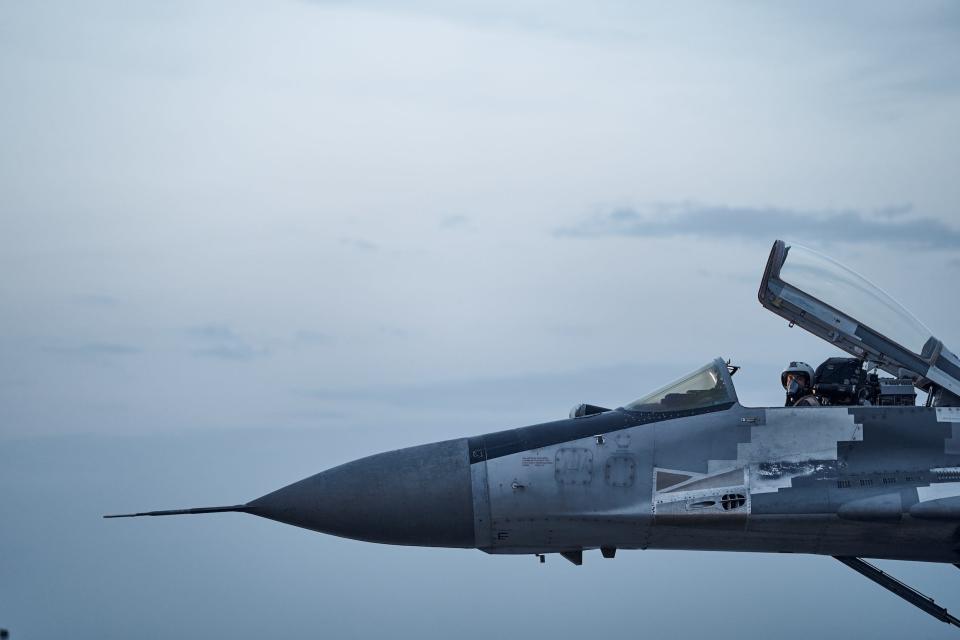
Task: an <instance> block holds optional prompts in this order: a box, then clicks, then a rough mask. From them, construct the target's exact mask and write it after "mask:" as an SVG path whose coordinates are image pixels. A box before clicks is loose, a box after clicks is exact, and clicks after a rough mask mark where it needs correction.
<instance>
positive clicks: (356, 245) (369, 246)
mask: <svg viewBox="0 0 960 640" xmlns="http://www.w3.org/2000/svg"><path fill="white" fill-rule="evenodd" d="M340 244H342V245H344V246H346V247H352V248H353V249H359V250H360V251H376V250H377V249H379V248H380V246H379V245H377V244H375V243H373V242H370V241H369V240H364V239H363V238H340Z"/></svg>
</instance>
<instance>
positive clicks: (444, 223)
mask: <svg viewBox="0 0 960 640" xmlns="http://www.w3.org/2000/svg"><path fill="white" fill-rule="evenodd" d="M469 226H470V218H468V217H467V216H445V217H444V218H443V219H441V220H440V228H441V229H444V230H447V231H449V230H452V229H465V228H467V227H469Z"/></svg>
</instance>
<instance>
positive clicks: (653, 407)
mask: <svg viewBox="0 0 960 640" xmlns="http://www.w3.org/2000/svg"><path fill="white" fill-rule="evenodd" d="M736 401H737V394H736V392H735V391H734V389H733V381H732V380H731V378H730V372H729V371H728V370H727V365H726V364H725V363H724V361H723V360H722V359H721V358H717V359H716V360H714V361H713V362H711V363H709V364H707V365H704V366H702V367H700V368H699V369H697V370H696V371H694V372H693V373H691V374H689V375H686V376H684V377H682V378H680V379H679V380H676V381H674V382H671V383H670V384H668V385H666V386H665V387H661V388H660V389H657V390H656V391H654V392H652V393H649V394H647V395H645V396H643V397H642V398H640V399H639V400H635V401H633V402H631V403H630V404H628V405H626V406H625V407H623V408H624V409H626V410H627V411H643V412H674V411H698V410H702V409H709V408H712V407H720V406H726V405H730V404H732V403H734V402H736Z"/></svg>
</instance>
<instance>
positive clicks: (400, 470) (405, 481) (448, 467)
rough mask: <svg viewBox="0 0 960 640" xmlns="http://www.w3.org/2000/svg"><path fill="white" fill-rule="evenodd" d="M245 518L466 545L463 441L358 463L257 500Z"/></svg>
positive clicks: (468, 509)
mask: <svg viewBox="0 0 960 640" xmlns="http://www.w3.org/2000/svg"><path fill="white" fill-rule="evenodd" d="M247 506H248V507H249V508H250V511H251V513H254V514H256V515H258V516H262V517H264V518H270V519H271V520H277V521H279V522H285V523H287V524H292V525H295V526H298V527H304V528H307V529H313V530H314V531H322V532H324V533H330V534H333V535H336V536H342V537H345V538H354V539H357V540H366V541H369V542H383V543H387V544H405V545H417V546H426V547H467V548H469V547H473V546H475V541H474V527H473V496H472V489H471V480H470V464H469V461H468V458H467V441H466V440H465V439H460V440H450V441H447V442H437V443H434V444H427V445H422V446H419V447H411V448H409V449H399V450H397V451H390V452H388V453H380V454H377V455H374V456H370V457H367V458H361V459H360V460H355V461H353V462H348V463H347V464H343V465H340V466H339V467H334V468H333V469H330V470H328V471H324V472H322V473H318V474H317V475H315V476H310V477H309V478H306V479H304V480H301V481H299V482H295V483H293V484H291V485H289V486H286V487H284V488H282V489H279V490H277V491H274V492H273V493H269V494H267V495H265V496H263V497H262V498H257V499H256V500H254V501H253V502H250V503H249V504H248V505H247Z"/></svg>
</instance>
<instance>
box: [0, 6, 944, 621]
mask: <svg viewBox="0 0 960 640" xmlns="http://www.w3.org/2000/svg"><path fill="white" fill-rule="evenodd" d="M0 97H2V99H0V140H2V141H3V144H2V147H0V299H2V300H3V303H2V313H0V456H2V457H3V464H2V466H0V480H2V483H0V487H2V491H0V521H2V522H4V525H3V526H2V527H0V626H7V627H10V628H11V629H12V630H13V631H14V633H15V635H14V637H15V638H20V637H23V638H47V637H50V638H53V637H64V636H67V635H71V636H73V637H90V638H94V637H96V638H105V637H130V636H132V635H139V636H142V635H150V633H153V634H154V635H157V636H159V635H162V634H166V633H167V631H169V630H171V629H172V630H175V631H176V632H177V634H178V635H180V637H209V636H211V635H227V634H228V633H229V634H230V635H233V636H234V637H254V636H262V635H264V634H266V633H273V634H275V635H279V636H285V637H303V636H308V635H309V636H315V635H316V632H317V631H321V632H325V633H327V634H328V635H340V636H343V637H351V636H352V637H370V636H373V635H383V634H386V633H389V634H390V635H398V634H399V635H401V636H404V635H405V636H411V637H412V636H419V637H449V625H456V627H457V629H459V630H460V631H462V635H463V636H464V637H481V635H482V627H476V626H473V625H471V624H468V623H467V622H466V621H469V620H476V619H480V620H489V619H490V614H489V611H491V610H494V611H496V612H498V614H497V616H496V617H498V618H499V619H501V620H502V621H503V624H504V626H505V628H511V629H515V630H516V632H517V633H518V634H519V633H521V632H524V633H535V634H538V635H544V636H546V635H549V636H551V637H576V636H580V635H583V633H585V632H586V631H585V630H587V629H589V630H593V631H595V630H597V629H598V625H599V626H600V627H603V629H606V630H608V631H610V632H611V633H617V634H621V635H622V634H624V633H630V634H631V635H636V633H637V632H638V630H640V629H647V630H648V631H649V633H650V634H652V635H662V634H663V633H665V631H664V629H667V628H669V629H671V630H672V631H674V632H676V631H677V629H678V627H677V625H678V624H682V625H685V626H683V627H682V629H681V631H682V633H681V635H688V636H691V635H702V634H703V633H706V632H707V631H708V630H709V631H711V632H713V634H714V635H716V636H718V637H733V636H734V635H736V636H737V637H741V636H742V629H741V625H742V622H743V621H742V619H739V618H733V617H729V615H728V613H727V612H729V611H731V610H741V611H742V610H744V609H745V608H746V609H753V611H751V614H750V618H751V619H753V620H759V621H760V622H761V623H764V624H766V625H768V626H773V625H780V624H786V623H787V622H786V621H789V624H790V625H791V629H790V630H789V631H782V630H781V631H782V633H779V635H790V634H791V633H795V634H796V637H800V636H804V637H807V636H809V635H810V633H812V632H814V631H815V630H816V625H817V623H818V620H819V619H820V618H819V617H818V616H810V615H808V612H809V611H819V612H822V617H823V618H824V619H827V620H829V621H830V622H831V624H834V625H838V626H837V627H836V628H837V629H844V628H849V629H851V630H853V629H861V630H862V627H858V626H856V625H858V624H861V623H862V620H861V619H860V618H859V617H858V618H857V620H855V621H852V620H846V619H845V618H844V617H843V616H845V615H847V614H848V612H849V611H850V610H851V609H855V607H853V606H851V604H850V602H851V601H853V602H855V603H858V604H857V606H860V607H862V608H863V609H864V610H865V611H871V612H872V613H873V615H875V616H876V621H875V622H873V621H871V623H870V632H871V633H872V634H873V635H876V636H878V637H883V636H885V635H886V636H887V637H896V636H900V635H903V634H904V633H906V632H907V629H919V633H920V634H921V635H923V634H927V637H935V636H937V635H938V634H940V633H945V631H946V630H942V629H940V623H937V622H935V621H932V622H927V621H926V620H924V619H923V617H922V614H915V613H913V612H912V611H910V610H908V609H907V605H903V606H902V607H901V606H900V605H899V603H896V602H892V601H891V599H892V597H888V596H887V594H884V593H881V592H879V590H877V589H876V588H875V587H873V586H872V585H869V584H868V585H863V584H861V582H862V581H860V580H858V579H856V577H849V576H847V575H846V574H847V573H849V571H847V570H845V569H843V568H842V567H841V568H835V567H833V566H832V564H831V563H830V562H828V561H827V560H824V559H818V558H784V557H770V556H747V557H731V556H725V555H721V554H704V553H700V554H682V553H669V554H668V553H660V554H655V553H634V554H624V556H625V557H624V558H623V559H622V560H621V558H619V557H618V559H617V561H616V562H614V563H609V562H608V563H604V564H602V565H601V564H600V563H598V562H590V563H588V565H587V566H586V567H584V568H581V570H579V571H577V572H574V571H573V570H572V569H568V568H566V567H563V566H562V565H561V564H560V563H557V562H554V563H550V564H548V565H547V566H546V567H539V566H534V565H533V564H532V562H530V561H528V559H503V558H488V557H486V556H483V554H480V553H479V552H473V553H472V554H471V553H467V552H452V551H439V552H438V551H424V550H415V549H395V548H389V547H377V546H371V545H361V544H359V543H353V542H347V541H342V540H337V539H334V538H327V537H324V536H319V535H316V534H308V533H306V532H300V531H297V530H295V529H292V528H289V527H282V526H281V525H277V524H274V523H268V522H260V521H254V519H253V518H248V517H246V518H245V517H242V516H235V517H234V516H219V517H218V516H211V517H209V518H205V519H204V518H196V519H192V520H189V521H187V520H185V519H182V518H181V519H172V520H171V521H167V522H160V523H158V522H156V521H146V522H137V521H134V522H129V523H126V522H125V523H116V522H109V521H108V522H103V521H101V520H99V519H97V516H98V515H99V514H100V513H102V512H105V511H111V510H126V509H133V508H140V507H143V508H153V507H156V508H164V507H177V506H191V505H199V504H206V503H212V504H216V503H221V502H238V501H243V500H246V499H249V498H253V497H255V496H257V495H259V494H261V493H265V492H267V491H269V490H271V489H273V488H276V487H278V486H280V485H282V484H285V483H287V482H289V481H292V480H295V479H298V478H299V477H302V476H304V475H308V474H309V473H312V472H315V471H318V470H321V469H323V468H325V467H328V466H332V465H334V464H337V463H339V462H343V461H345V460H348V459H351V458H354V457H357V456H360V455H364V454H366V453H371V452H375V451H379V450H385V449H389V448H394V447H399V446H405V445H410V444H417V443H420V442H424V441H428V440H435V439H442V438H448V437H456V436H461V435H469V434H473V433H478V432H482V431H486V430H493V429H499V428H504V427H507V426H517V425H521V424H526V423H531V422H539V421H542V420H546V419H549V418H553V417H559V416H563V415H565V414H566V411H567V409H568V408H569V406H570V405H572V404H574V403H576V402H580V401H588V402H594V403H598V404H607V405H611V404H612V405H618V404H622V403H625V402H627V401H629V400H631V399H633V398H634V397H637V396H639V395H642V394H643V393H644V392H646V391H648V390H649V389H650V388H652V387H654V386H657V385H658V384H660V383H661V382H664V381H665V380H668V379H672V378H673V377H675V376H677V375H679V374H681V373H683V372H684V371H685V370H687V369H692V368H694V367H696V366H698V365H699V364H702V362H704V361H706V360H708V359H710V358H712V357H715V356H717V355H722V356H724V357H730V358H733V359H734V361H736V362H739V363H741V364H743V365H744V366H745V368H744V370H743V371H742V372H741V373H740V374H739V375H738V377H737V382H738V383H739V387H738V389H739V391H740V395H741V398H742V399H743V400H744V401H745V403H748V404H754V405H759V404H775V403H777V402H779V401H780V397H779V393H778V392H779V384H778V382H779V380H778V373H779V371H780V369H781V368H782V366H783V364H784V363H785V362H786V361H789V360H792V359H797V358H801V359H804V360H807V361H809V362H812V363H815V362H818V361H819V360H820V359H822V358H824V357H826V356H828V355H834V354H833V353H832V352H831V351H830V349H829V348H828V347H827V345H825V344H821V343H820V342H819V341H817V340H816V339H814V338H812V337H809V336H806V335H804V334H802V333H801V332H800V331H799V330H796V329H794V330H789V329H788V328H787V327H786V325H785V323H783V322H782V321H780V320H778V319H777V318H775V317H773V316H772V315H771V314H769V313H767V312H765V311H764V310H763V309H762V308H761V307H760V306H759V305H758V304H757V302H756V289H757V285H758V282H759V276H760V272H761V270H762V267H763V262H764V260H765V259H766V254H767V251H768V249H769V246H770V244H771V242H772V241H773V239H774V238H775V237H785V238H787V239H791V238H793V239H796V240H797V241H799V242H802V243H804V244H807V245H810V246H813V247H815V248H817V249H820V250H823V251H825V252H827V253H829V254H831V255H833V256H834V257H836V258H837V259H839V260H841V261H842V262H845V263H847V264H849V265H850V266H852V267H853V268H855V269H856V270H858V271H860V272H861V273H863V274H865V275H866V276H867V277H868V278H870V279H871V280H873V281H876V282H878V283H881V284H882V285H883V286H884V287H885V288H886V289H887V290H888V291H889V292H890V293H891V294H892V295H893V297H895V298H896V299H898V300H900V301H901V302H903V303H904V304H905V305H906V306H907V307H908V308H910V309H911V310H912V311H913V312H914V313H915V314H916V315H917V316H918V317H919V318H921V319H922V320H923V321H924V322H925V323H926V324H927V325H929V326H930V327H931V328H932V329H933V330H934V332H935V333H936V334H937V335H938V336H939V337H941V338H942V339H943V340H944V341H945V342H946V343H947V344H948V345H952V346H954V348H955V350H956V349H958V348H960V331H958V329H957V327H956V323H955V318H956V316H957V313H958V312H960V305H958V303H957V302H956V300H955V299H954V298H952V297H944V295H943V294H949V293H950V292H953V291H955V290H956V280H957V277H958V275H960V215H958V214H957V206H958V203H960V181H958V180H957V179H956V173H957V167H958V166H960V120H958V119H957V117H956V114H957V113H960V9H958V7H957V5H956V4H955V3H951V2H920V3H910V4H902V3H892V2H891V3H885V2H879V3H878V2H854V3H845V4H844V5H843V6H841V7H838V6H836V5H835V4H834V3H826V2H813V3H803V4H802V5H796V6H786V5H782V4H778V5H772V4H771V5H762V4H758V3H746V2H744V3H741V2H732V3H725V4H723V5H719V4H714V3H683V4H675V5H670V6H669V7H667V6H663V5H662V4H655V3H617V2H601V3H599V4H597V3H594V4H593V5H591V6H590V7H589V8H588V7H584V6H578V5H573V4H566V5H559V6H558V5H557V4H556V3H541V2H531V3H469V2H467V3H456V4H450V3H439V2H414V3H405V4H403V5H398V4H396V3H382V2H376V1H371V2H358V3H341V2H278V3H258V2H235V3H217V2H204V3H195V2H178V1H172V2H164V3H140V4H137V3H118V2H92V3H83V4H82V5H81V4H78V3H67V2H35V3H33V2H32V3H7V4H4V5H3V6H2V7H0ZM897 569H898V570H900V571H902V572H907V573H909V572H911V571H912V572H913V573H914V575H915V576H917V577H918V579H919V580H921V581H923V582H926V583H927V584H932V590H934V591H935V593H936V589H937V588H938V587H939V588H940V593H941V594H943V595H938V598H939V599H945V600H946V601H948V603H949V599H950V598H949V596H950V595H951V594H952V593H955V592H956V591H955V589H954V588H953V584H954V583H953V582H951V581H950V579H951V578H953V577H954V576H953V575H952V574H951V573H950V572H947V571H946V570H945V569H943V568H939V567H904V568H901V567H899V566H897ZM954 573H955V570H954ZM731 575H736V576H738V577H742V579H740V580H738V585H739V586H738V589H740V590H742V594H740V595H736V593H732V592H731V589H730V582H729V580H730V576H731ZM562 580H569V581H570V584H569V585H564V586H561V584H560V583H561V581H562ZM771 583H775V585H776V588H774V589H771V588H770V586H771ZM664 584H668V585H671V588H675V589H678V590H684V593H685V594H686V593H687V591H685V590H688V589H689V590H692V591H691V592H690V593H691V595H690V596H687V595H685V596H684V598H683V599H682V601H683V602H684V603H685V604H684V605H683V607H681V606H680V605H679V604H678V603H679V602H681V600H680V599H677V598H671V599H669V601H667V600H665V599H664V598H663V596H662V595H661V594H662V592H663V591H662V589H663V585H664ZM823 584H830V585H837V589H838V590H839V589H842V590H843V591H842V593H843V594H844V595H845V598H843V599H842V598H838V597H837V593H840V591H838V592H837V593H833V594H831V593H826V592H825V590H824V589H823V588H822V585H823ZM654 585H659V586H657V587H654ZM841 585H842V586H841ZM453 586H458V587H459V589H454V588H451V587H453ZM951 589H953V591H951ZM792 601H793V602H794V604H790V602H792ZM690 602H694V603H697V606H700V607H702V609H701V611H702V612H703V615H702V616H689V615H687V614H688V612H689V609H687V608H686V607H687V604H688V603H690ZM257 603H263V604H262V605H261V606H258V605H257ZM747 603H749V606H747ZM795 605H797V606H795ZM671 607H674V609H671ZM757 608H759V609H760V613H757V611H756V609H757ZM481 611H482V612H484V613H483V614H480V615H478V612H481ZM578 611H579V612H580V613H579V614H578V613H577V612H578ZM598 612H603V613H602V615H601V616H600V617H599V618H598V617H597V615H598ZM665 612H666V613H668V614H669V615H667V616H664V613H665ZM671 612H672V613H671ZM431 616H433V617H431ZM634 616H635V618H634ZM665 618H667V619H669V620H670V621H671V622H670V623H669V626H664V625H666V622H664V620H665ZM707 620H709V622H710V623H709V624H707V623H706V622H704V621H707ZM657 621H659V622H657ZM657 624H659V625H661V626H659V627H658V626H656V625H657ZM914 624H915V625H918V626H917V627H915V628H914V627H910V626H908V625H914ZM170 625H173V626H170ZM845 625H846V626H845Z"/></svg>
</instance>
